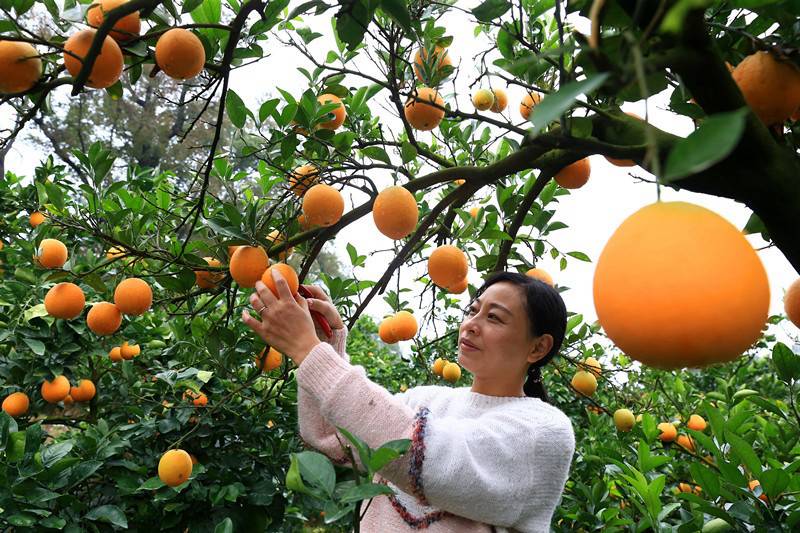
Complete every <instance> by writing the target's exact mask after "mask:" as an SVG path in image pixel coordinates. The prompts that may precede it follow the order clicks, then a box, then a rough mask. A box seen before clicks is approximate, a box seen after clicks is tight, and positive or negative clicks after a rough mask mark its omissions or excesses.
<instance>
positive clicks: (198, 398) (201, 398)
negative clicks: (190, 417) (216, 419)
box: [192, 392, 208, 407]
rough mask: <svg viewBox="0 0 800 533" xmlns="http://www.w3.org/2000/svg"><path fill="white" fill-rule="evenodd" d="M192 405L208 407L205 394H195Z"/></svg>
mask: <svg viewBox="0 0 800 533" xmlns="http://www.w3.org/2000/svg"><path fill="white" fill-rule="evenodd" d="M192 405H194V406H195V407H205V406H206V405H208V396H206V395H205V393H202V392H200V393H198V394H196V395H195V396H194V399H193V400H192Z"/></svg>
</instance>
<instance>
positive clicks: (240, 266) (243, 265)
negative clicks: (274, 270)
mask: <svg viewBox="0 0 800 533" xmlns="http://www.w3.org/2000/svg"><path fill="white" fill-rule="evenodd" d="M268 266H269V259H268V258H267V252H265V251H264V249H263V248H261V247H260V246H259V247H257V248H256V247H254V246H240V247H239V248H238V249H237V250H236V251H235V252H233V256H232V257H231V264H230V269H231V277H232V278H233V280H234V281H235V282H236V283H238V284H239V286H240V287H245V288H248V289H252V288H253V287H255V286H256V281H258V280H259V279H260V278H261V275H262V274H263V273H264V271H265V270H266V269H267V267H268Z"/></svg>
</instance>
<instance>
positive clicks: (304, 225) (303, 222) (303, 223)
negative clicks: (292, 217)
mask: <svg viewBox="0 0 800 533" xmlns="http://www.w3.org/2000/svg"><path fill="white" fill-rule="evenodd" d="M297 223H298V224H299V225H300V229H302V230H303V231H308V230H310V229H312V228H313V227H314V225H313V224H310V223H309V222H308V219H306V216H305V215H304V214H303V213H300V215H298V217H297Z"/></svg>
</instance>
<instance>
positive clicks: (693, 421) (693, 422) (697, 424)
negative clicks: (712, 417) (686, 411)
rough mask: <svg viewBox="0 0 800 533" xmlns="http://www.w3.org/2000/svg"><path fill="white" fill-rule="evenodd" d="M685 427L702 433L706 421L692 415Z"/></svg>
mask: <svg viewBox="0 0 800 533" xmlns="http://www.w3.org/2000/svg"><path fill="white" fill-rule="evenodd" d="M686 427H687V428H689V429H693V430H695V431H703V430H705V429H706V421H705V420H704V419H703V417H702V416H700V415H692V416H690V417H689V421H688V422H686Z"/></svg>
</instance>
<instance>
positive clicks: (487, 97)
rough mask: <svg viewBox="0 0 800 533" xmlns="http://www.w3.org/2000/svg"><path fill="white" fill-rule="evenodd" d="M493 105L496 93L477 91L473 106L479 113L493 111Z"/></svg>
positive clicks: (473, 97)
mask: <svg viewBox="0 0 800 533" xmlns="http://www.w3.org/2000/svg"><path fill="white" fill-rule="evenodd" d="M493 104H494V93H492V91H490V90H489V89H478V90H477V91H475V94H473V95H472V105H474V106H475V109H477V110H478V111H486V110H488V109H491V107H492V105H493Z"/></svg>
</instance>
